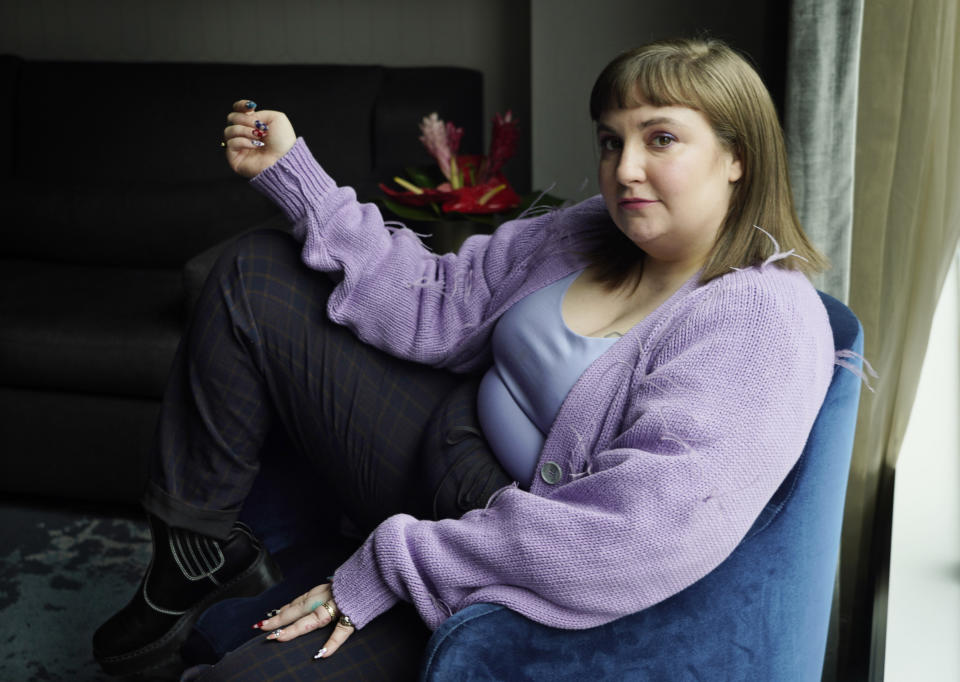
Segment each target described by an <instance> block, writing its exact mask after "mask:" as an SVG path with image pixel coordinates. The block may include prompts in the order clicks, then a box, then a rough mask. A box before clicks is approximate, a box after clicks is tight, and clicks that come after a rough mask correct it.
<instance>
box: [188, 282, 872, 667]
mask: <svg viewBox="0 0 960 682" xmlns="http://www.w3.org/2000/svg"><path fill="white" fill-rule="evenodd" d="M821 298H822V299H823V302H824V305H825V306H826V308H827V312H828V314H829V316H830V324H831V326H832V329H833V335H834V347H835V348H837V349H838V350H839V349H849V350H852V351H854V352H855V353H856V354H860V353H862V350H863V332H862V329H861V327H860V323H859V321H858V320H857V318H856V317H855V316H854V315H853V313H852V312H851V311H850V310H849V309H848V308H847V307H846V306H845V305H843V304H842V303H841V302H839V301H837V300H836V299H834V298H832V297H830V296H828V295H826V294H821ZM852 362H854V363H856V360H853V361H852ZM860 383H861V382H860V378H859V376H858V375H857V374H855V373H854V372H851V371H849V370H847V369H845V368H843V367H840V366H837V367H836V368H835V369H834V374H833V379H832V382H831V384H830V388H829V390H828V392H827V396H826V399H825V401H824V404H823V407H822V408H821V410H820V413H819V416H818V417H817V420H816V422H815V423H814V426H813V429H812V431H811V433H810V436H809V439H808V440H807V444H806V447H805V448H804V451H803V454H802V455H801V458H800V460H799V461H798V463H797V464H796V466H795V467H794V468H793V470H792V471H791V472H790V473H789V474H788V476H787V478H786V479H785V480H784V482H783V484H782V485H781V486H780V488H779V489H778V490H777V491H776V493H775V494H774V495H773V497H772V498H771V499H770V501H769V502H768V504H767V506H766V507H765V508H764V510H763V511H762V513H761V514H760V516H759V518H758V519H757V520H756V522H755V523H754V524H753V527H752V528H751V529H750V531H749V532H748V534H747V536H746V537H745V538H744V540H743V541H742V542H741V543H740V545H739V546H738V547H737V548H736V549H735V550H734V552H733V553H732V554H731V555H730V556H729V557H728V558H727V559H726V560H725V561H724V562H723V563H722V564H721V565H720V566H718V567H717V568H716V569H715V570H714V571H712V572H711V573H710V574H709V575H707V576H706V577H704V578H703V579H701V580H700V581H698V582H697V583H695V584H693V585H691V586H690V587H688V588H687V589H685V590H683V591H682V592H680V593H678V594H676V595H674V596H673V597H671V598H669V599H667V600H665V601H663V602H661V603H659V604H656V605H655V606H652V607H650V608H648V609H645V610H643V611H640V612H638V613H635V614H632V615H630V616H626V617H624V618H621V619H619V620H616V621H613V622H611V623H608V624H606V625H603V626H600V627H596V628H591V629H588V630H559V629H556V628H551V627H547V626H545V625H541V624H539V623H535V622H533V621H531V620H529V619H527V618H525V617H523V616H521V615H519V614H518V613H516V612H514V611H511V610H510V609H508V608H505V607H503V606H498V605H493V604H475V605H473V606H470V607H468V608H466V609H463V610H462V611H459V612H457V613H456V614H454V615H453V616H452V617H451V618H449V619H448V620H447V621H445V622H444V624H443V625H442V626H441V627H440V628H438V629H437V630H436V631H435V632H434V633H433V635H432V637H431V638H430V640H429V643H428V645H427V648H426V651H425V653H424V655H423V659H422V667H421V679H422V680H429V681H438V680H443V681H447V680H507V679H523V680H551V681H552V682H553V681H557V680H601V679H602V680H608V679H617V680H620V679H630V680H670V681H671V682H674V681H677V680H777V681H785V682H792V681H794V680H796V681H801V680H803V681H809V680H819V679H820V677H821V671H822V667H823V658H824V652H825V646H826V640H827V630H828V624H829V619H830V608H831V602H832V597H833V586H834V578H835V573H836V567H837V555H838V551H839V546H840V527H841V521H842V517H843V504H844V498H845V492H846V484H847V474H848V469H849V465H850V455H851V452H852V449H853V436H854V427H855V423H856V414H857V405H858V402H859V397H860ZM274 499H276V498H274ZM261 518H263V517H261ZM273 518H277V516H276V515H274V516H273ZM258 530H259V532H261V533H263V532H264V531H263V530H261V529H258ZM284 532H286V531H284ZM268 535H269V532H268ZM267 543H268V546H269V544H270V540H269V539H268V540H267ZM313 578H315V575H312V574H306V573H303V574H302V575H301V574H293V575H288V576H287V578H286V580H285V583H283V584H281V585H280V586H277V588H274V590H271V592H275V594H271V595H261V597H259V598H254V599H251V600H228V601H226V602H221V603H220V604H217V605H215V606H213V607H211V609H209V610H208V611H207V612H206V613H205V614H204V615H203V616H202V617H201V619H200V621H198V623H197V625H196V626H195V634H196V635H197V636H195V637H192V639H191V641H192V643H193V644H196V642H198V641H199V642H202V643H203V646H204V647H207V648H208V649H209V651H208V652H207V653H206V655H208V656H219V655H222V654H223V653H224V652H226V651H228V650H230V649H232V648H234V647H235V646H238V645H239V644H240V643H242V642H243V641H244V639H246V638H249V636H250V634H249V633H250V631H249V630H248V629H246V628H248V627H249V626H245V625H244V626H240V627H238V624H239V623H246V622H247V621H248V620H250V618H251V617H253V616H254V615H256V614H260V613H262V612H263V611H264V610H265V608H272V607H273V606H272V605H273V604H275V603H277V602H276V599H278V598H282V597H283V596H284V595H283V594H281V593H285V594H289V595H291V596H293V595H296V594H300V593H301V592H303V591H306V590H307V589H309V588H310V587H312V586H313V582H315V580H313ZM311 580H313V582H311ZM301 582H302V584H299V583H301ZM263 597H267V601H264V602H263V603H262V604H261V603H259V602H260V601H262V600H263ZM271 600H272V601H271ZM267 602H269V603H270V606H269V607H266V606H265V605H266V604H267ZM238 611H240V612H247V611H249V615H246V616H245V618H244V617H237V612H238ZM250 622H252V620H251V621H250Z"/></svg>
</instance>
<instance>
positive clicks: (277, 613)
mask: <svg viewBox="0 0 960 682" xmlns="http://www.w3.org/2000/svg"><path fill="white" fill-rule="evenodd" d="M279 614H280V609H274V610H273V611H267V618H273V617H274V616H276V615H279ZM260 622H261V623H262V622H263V621H260Z"/></svg>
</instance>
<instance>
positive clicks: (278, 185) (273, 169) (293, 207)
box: [250, 137, 337, 224]
mask: <svg viewBox="0 0 960 682" xmlns="http://www.w3.org/2000/svg"><path fill="white" fill-rule="evenodd" d="M250 184H251V185H253V186H254V187H255V188H256V189H257V190H259V191H260V192H262V193H263V194H265V195H266V196H267V197H268V198H269V199H271V200H272V201H273V202H274V203H276V204H277V205H278V206H279V207H280V208H281V209H283V212H284V214H285V215H286V216H287V219H288V220H290V222H291V223H294V224H296V223H298V222H299V221H300V219H301V218H303V216H304V215H306V212H307V202H308V198H309V197H319V196H323V195H324V194H326V193H327V192H330V191H332V190H334V189H336V188H337V183H336V182H334V180H333V178H331V177H330V176H329V175H327V174H326V172H325V171H324V170H323V168H321V167H320V164H319V163H317V160H316V159H315V158H313V154H312V153H311V152H310V148H309V147H307V143H306V141H304V139H303V138H302V137H298V138H297V141H296V142H294V143H293V147H291V148H290V151H288V152H287V153H286V154H284V155H283V157H281V158H280V160H279V161H277V162H276V163H275V164H273V165H272V166H270V167H269V168H267V169H266V170H264V171H262V172H261V173H259V174H258V175H256V176H254V177H253V178H252V179H251V180H250Z"/></svg>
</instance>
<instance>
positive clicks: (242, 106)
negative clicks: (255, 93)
mask: <svg viewBox="0 0 960 682" xmlns="http://www.w3.org/2000/svg"><path fill="white" fill-rule="evenodd" d="M256 108H257V103H256V102H254V101H253V100H252V99H238V100H237V101H236V102H234V103H233V110H234V111H240V112H243V113H249V112H251V111H253V110H254V109H256Z"/></svg>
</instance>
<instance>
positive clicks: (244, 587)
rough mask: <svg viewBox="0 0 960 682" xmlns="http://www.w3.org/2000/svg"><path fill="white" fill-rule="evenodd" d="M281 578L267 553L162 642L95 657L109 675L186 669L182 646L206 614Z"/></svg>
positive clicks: (206, 600)
mask: <svg viewBox="0 0 960 682" xmlns="http://www.w3.org/2000/svg"><path fill="white" fill-rule="evenodd" d="M281 578H282V574H281V572H280V568H279V567H278V566H277V564H276V563H275V562H274V560H273V557H271V556H270V554H269V553H268V552H267V551H266V550H263V551H261V553H260V556H259V557H257V559H256V560H255V561H254V562H253V563H252V564H250V567H249V568H247V569H246V570H245V571H244V572H243V573H240V574H239V575H237V576H236V577H234V578H233V579H232V580H231V581H230V582H228V583H226V584H224V585H221V586H220V587H219V588H217V589H216V590H214V591H213V592H211V593H210V594H208V595H207V596H206V597H204V598H203V599H202V600H200V601H199V602H197V604H196V605H195V606H194V607H193V608H191V609H189V610H188V611H187V612H186V613H184V614H183V615H182V616H180V618H179V619H177V622H176V623H174V625H173V627H171V628H170V629H169V630H167V632H166V633H165V634H164V635H163V636H162V637H160V638H159V639H156V640H154V641H152V642H150V643H149V644H147V645H145V646H142V647H140V648H139V649H135V650H134V651H130V652H128V653H125V654H119V655H116V656H98V655H97V652H96V651H94V652H93V656H94V658H96V659H97V662H98V663H99V664H100V667H101V668H103V671H104V672H105V673H107V674H108V675H118V676H122V675H136V674H139V673H146V672H149V671H152V670H155V669H157V668H168V667H175V666H177V665H181V666H182V662H181V659H180V647H181V646H182V645H183V643H184V642H185V641H186V639H187V637H188V636H189V634H190V629H191V628H192V627H193V625H194V623H196V622H197V619H198V618H200V616H201V614H203V612H204V611H206V610H207V609H208V608H210V607H211V606H212V605H214V604H216V603H217V602H219V601H222V600H224V599H230V598H231V597H252V596H256V595H258V594H260V593H261V592H263V591H264V590H266V589H268V588H270V587H272V586H273V585H276V584H277V583H278V582H280V580H281Z"/></svg>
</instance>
